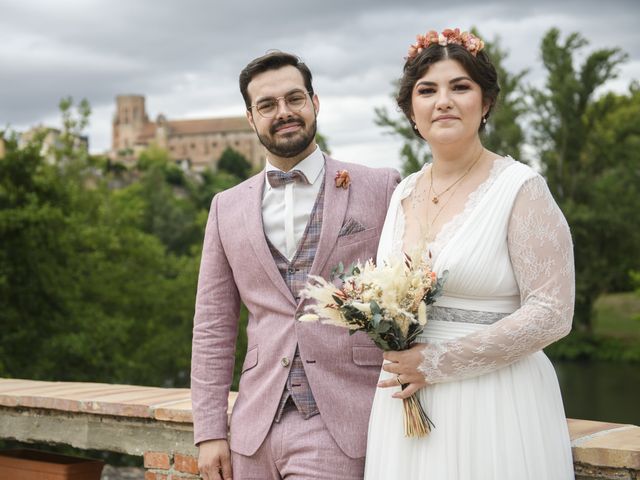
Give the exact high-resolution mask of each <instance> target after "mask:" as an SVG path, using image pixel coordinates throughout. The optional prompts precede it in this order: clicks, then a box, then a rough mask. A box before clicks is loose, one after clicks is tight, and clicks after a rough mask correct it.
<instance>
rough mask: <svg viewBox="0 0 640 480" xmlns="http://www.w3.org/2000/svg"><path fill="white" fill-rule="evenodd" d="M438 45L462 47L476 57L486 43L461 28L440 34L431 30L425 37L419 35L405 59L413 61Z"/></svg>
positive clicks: (447, 30)
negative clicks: (430, 46) (434, 45)
mask: <svg viewBox="0 0 640 480" xmlns="http://www.w3.org/2000/svg"><path fill="white" fill-rule="evenodd" d="M433 44H438V45H440V46H442V47H445V46H447V45H461V46H463V47H464V48H465V49H466V50H467V51H468V52H469V53H470V54H471V55H473V56H474V57H475V56H476V55H477V54H478V52H479V51H480V50H482V49H483V48H484V42H483V41H482V40H480V39H479V38H478V37H476V36H475V35H474V34H473V33H470V32H462V33H461V32H460V29H459V28H456V29H451V28H447V29H445V30H443V31H442V33H438V32H436V31H435V30H430V31H428V32H427V33H425V34H424V35H418V36H417V37H416V43H414V44H413V45H411V46H410V47H409V51H408V52H407V56H406V57H405V59H406V60H407V61H408V60H413V58H415V57H416V56H417V55H419V54H420V52H422V51H423V50H424V49H425V48H427V47H429V45H433Z"/></svg>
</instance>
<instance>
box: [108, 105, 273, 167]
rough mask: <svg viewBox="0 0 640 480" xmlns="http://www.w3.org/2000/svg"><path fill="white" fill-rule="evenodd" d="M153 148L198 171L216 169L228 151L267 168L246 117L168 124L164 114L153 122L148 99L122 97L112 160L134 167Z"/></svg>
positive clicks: (114, 129)
mask: <svg viewBox="0 0 640 480" xmlns="http://www.w3.org/2000/svg"><path fill="white" fill-rule="evenodd" d="M151 144H156V145H157V146H159V147H161V148H164V149H166V150H167V151H168V152H169V154H170V155H171V158H172V159H173V160H174V161H175V162H176V163H177V164H178V165H181V166H182V167H183V168H185V169H191V170H195V171H202V170H205V169H207V168H213V169H215V166H216V164H217V162H218V160H219V159H220V156H221V155H222V152H224V150H225V149H226V148H227V147H231V148H233V149H234V150H236V151H238V152H240V153H241V154H242V155H244V156H245V158H246V159H247V160H249V162H251V164H252V165H254V166H262V165H263V164H264V150H263V147H262V145H261V144H260V142H259V141H258V138H257V137H256V135H255V133H254V131H253V130H252V128H251V126H250V125H249V122H248V121H247V118H246V117H244V116H242V117H227V118H203V119H198V120H168V119H167V118H166V117H165V116H164V115H162V114H160V115H158V117H157V118H156V121H155V122H151V121H149V117H148V116H147V111H146V108H145V98H144V96H142V95H118V96H117V97H116V114H115V115H114V117H113V136H112V142H111V152H110V157H111V158H112V159H114V160H117V161H121V162H123V163H125V164H131V163H134V162H135V161H136V159H137V157H138V154H139V153H140V152H141V151H142V150H144V149H145V148H147V147H148V146H150V145H151Z"/></svg>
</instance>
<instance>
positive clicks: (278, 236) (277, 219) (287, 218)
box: [262, 147, 324, 260]
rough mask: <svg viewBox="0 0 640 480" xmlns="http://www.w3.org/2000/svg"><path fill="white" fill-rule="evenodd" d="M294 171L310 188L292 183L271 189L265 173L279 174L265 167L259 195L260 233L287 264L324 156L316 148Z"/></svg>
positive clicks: (314, 193)
mask: <svg viewBox="0 0 640 480" xmlns="http://www.w3.org/2000/svg"><path fill="white" fill-rule="evenodd" d="M293 169H294V170H300V171H301V172H302V173H304V174H305V176H306V177H307V180H309V182H310V185H304V184H302V183H297V182H292V183H287V184H286V185H285V186H283V187H278V188H274V187H272V186H271V185H270V184H269V181H268V180H267V175H266V172H268V171H270V170H279V169H278V168H276V167H274V166H273V165H271V163H269V159H268V158H267V166H266V168H265V176H264V177H265V186H264V193H263V194H262V224H263V226H264V233H265V235H266V236H267V238H268V239H269V241H270V242H271V244H272V245H273V246H274V247H276V248H277V249H278V250H279V251H280V253H282V254H283V255H284V256H285V257H286V258H287V259H288V260H292V259H293V256H294V255H295V253H296V250H297V249H298V244H299V243H300V240H301V239H302V235H303V234H304V231H305V229H306V228H307V223H308V222H309V217H310V216H311V210H313V205H314V204H315V201H316V197H317V196H318V193H319V192H320V186H321V185H322V179H323V174H324V155H323V154H322V151H321V150H320V148H319V147H316V149H315V150H314V151H313V153H311V155H309V156H308V157H307V158H305V159H304V160H302V161H301V162H300V163H298V164H297V165H296V166H295V167H293Z"/></svg>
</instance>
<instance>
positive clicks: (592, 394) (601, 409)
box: [554, 362, 640, 425]
mask: <svg viewBox="0 0 640 480" xmlns="http://www.w3.org/2000/svg"><path fill="white" fill-rule="evenodd" d="M554 367H555V369H556V373H557V375H558V380H559V381H560V389H561V390H562V399H563V401H564V409H565V413H566V415H567V417H568V418H579V419H583V420H599V421H603V422H614V423H632V424H634V425H640V365H638V364H633V363H614V362H554Z"/></svg>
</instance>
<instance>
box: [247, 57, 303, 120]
mask: <svg viewBox="0 0 640 480" xmlns="http://www.w3.org/2000/svg"><path fill="white" fill-rule="evenodd" d="M288 65H290V66H292V67H295V68H297V69H298V71H299V72H300V73H301V74H302V78H303V79H304V86H305V88H306V89H307V91H308V92H309V95H310V96H311V97H313V86H312V85H311V71H310V70H309V67H307V66H306V65H305V63H304V62H303V61H302V60H300V58H298V57H296V56H295V55H292V54H290V53H285V52H280V51H272V52H269V53H267V54H266V55H263V56H262V57H258V58H256V59H255V60H252V61H251V62H249V64H248V65H247V66H246V67H244V69H243V70H242V71H241V72H240V78H239V80H240V93H242V98H244V103H245V105H246V106H247V109H248V108H249V107H250V106H251V98H250V97H249V92H247V88H248V86H249V83H250V82H251V80H253V77H255V76H256V75H259V74H261V73H264V72H266V71H269V70H278V69H279V68H282V67H286V66H288Z"/></svg>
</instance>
